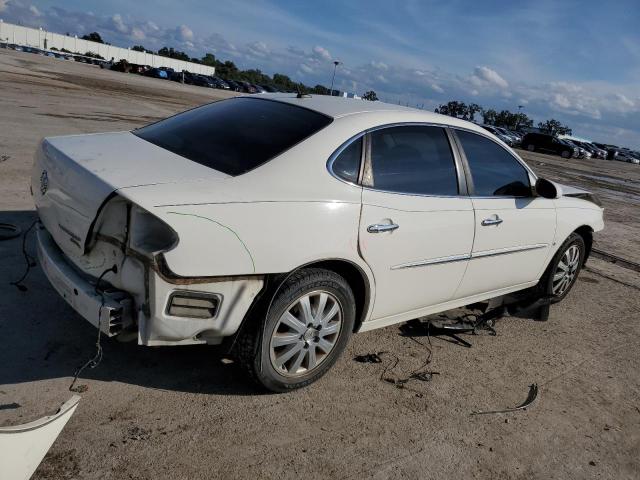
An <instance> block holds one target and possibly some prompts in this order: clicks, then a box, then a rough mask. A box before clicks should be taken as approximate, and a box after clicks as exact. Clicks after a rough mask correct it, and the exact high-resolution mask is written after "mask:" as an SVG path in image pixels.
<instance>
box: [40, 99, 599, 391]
mask: <svg viewBox="0 0 640 480" xmlns="http://www.w3.org/2000/svg"><path fill="white" fill-rule="evenodd" d="M299 97H300V96H296V95H286V94H275V95H261V96H260V98H255V97H251V98H249V97H237V98H234V99H229V100H224V101H220V102H216V103H212V104H209V105H204V106H201V107H198V108H195V109H193V110H189V111H187V112H184V113H181V114H178V115H176V116H174V117H171V118H168V119H166V120H162V121H160V122H157V123H154V124H152V125H149V126H146V127H144V128H141V129H138V130H134V131H132V132H118V133H105V134H95V135H75V136H66V137H54V138H46V139H44V140H43V141H42V143H41V145H40V147H39V148H38V150H37V153H36V158H35V166H34V169H33V176H32V190H33V194H34V197H35V203H36V206H37V209H38V214H39V217H40V222H41V223H40V226H39V228H38V253H39V258H40V261H41V264H42V266H43V270H44V271H45V273H46V275H47V276H48V278H49V280H50V282H51V284H52V285H53V286H54V288H55V289H56V290H57V291H58V292H59V293H60V294H61V296H63V297H64V298H65V299H66V300H67V302H68V303H69V304H70V305H71V306H72V307H73V308H74V309H75V310H76V311H77V312H78V313H80V315H82V316H83V317H84V318H85V319H87V320H88V321H89V322H91V323H92V324H93V325H95V326H96V327H97V328H99V329H100V330H101V331H102V332H103V333H104V334H106V335H109V336H115V335H121V336H122V337H123V338H126V337H132V338H137V341H138V343H139V344H140V345H149V346H154V345H186V344H197V343H206V344H226V345H227V346H228V347H230V348H232V351H233V352H235V354H236V355H237V358H238V359H239V360H240V363H241V364H242V365H244V366H245V367H246V368H247V370H248V371H249V372H250V374H251V375H252V376H253V378H254V379H256V380H257V381H258V382H259V384H261V385H262V386H264V387H266V388H267V389H270V390H274V391H286V390H290V389H293V388H298V387H301V386H304V385H307V384H309V383H311V382H313V381H314V380H316V379H318V378H319V377H320V376H322V375H323V374H324V373H325V372H326V371H327V370H328V369H329V368H330V367H331V366H332V365H333V364H334V362H335V361H336V359H337V357H338V356H339V355H340V353H341V352H342V351H343V349H344V348H345V345H346V343H347V341H348V340H349V337H350V336H351V335H352V333H354V332H359V331H367V330H371V329H375V328H380V327H385V326H387V325H393V324H396V323H398V322H404V321H407V320H410V319H413V318H418V317H422V316H425V315H429V314H433V313H437V312H441V311H444V310H448V309H452V308H456V307H460V306H464V305H468V304H472V303H475V302H480V301H483V300H487V299H490V298H493V297H498V296H502V295H505V294H509V293H512V292H516V291H522V290H526V291H527V292H529V293H530V294H535V295H538V296H543V295H550V296H552V297H553V299H554V300H561V299H562V298H564V297H565V296H566V295H567V293H568V292H569V290H570V289H571V287H572V286H573V284H574V283H575V281H576V277H577V275H578V273H579V271H580V268H581V266H582V265H583V264H584V262H585V260H586V259H587V257H588V255H589V251H590V248H591V243H592V235H593V232H595V231H598V230H601V229H602V228H603V214H602V212H603V211H602V208H601V207H600V206H599V204H598V201H597V199H596V198H595V197H594V196H593V195H591V194H589V193H588V192H584V191H580V190H576V189H571V188H568V187H562V186H560V185H557V184H554V183H552V182H549V181H547V180H544V179H540V178H537V177H536V175H535V174H534V173H533V172H532V171H531V170H530V169H529V167H528V166H527V165H526V164H525V163H524V162H523V161H522V160H521V159H520V158H519V157H518V155H517V154H515V153H514V152H513V151H512V150H511V149H510V148H509V147H508V146H506V145H505V144H504V143H502V142H501V141H500V140H498V139H497V138H496V137H495V136H493V135H491V134H490V133H489V132H487V131H486V130H484V129H482V128H480V127H478V126H476V125H474V124H472V123H469V122H465V121H462V120H458V119H455V118H451V117H446V116H441V115H437V114H433V113H429V112H425V111H420V110H414V109H409V108H403V107H399V106H395V105H388V104H384V103H381V102H366V101H362V100H348V99H343V98H332V97H323V96H313V97H309V96H304V97H301V98H299ZM531 292H533V293H531Z"/></svg>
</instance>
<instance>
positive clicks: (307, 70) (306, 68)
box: [300, 63, 313, 73]
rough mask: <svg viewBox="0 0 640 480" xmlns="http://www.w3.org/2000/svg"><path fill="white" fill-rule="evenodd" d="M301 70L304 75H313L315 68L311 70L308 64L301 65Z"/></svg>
mask: <svg viewBox="0 0 640 480" xmlns="http://www.w3.org/2000/svg"><path fill="white" fill-rule="evenodd" d="M300 70H302V71H303V72H304V73H313V68H311V67H310V66H309V65H307V64H306V63H301V64H300Z"/></svg>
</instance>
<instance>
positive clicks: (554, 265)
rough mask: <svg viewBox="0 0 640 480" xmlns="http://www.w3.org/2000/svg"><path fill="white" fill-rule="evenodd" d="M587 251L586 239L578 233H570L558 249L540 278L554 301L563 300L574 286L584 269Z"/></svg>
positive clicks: (547, 293)
mask: <svg viewBox="0 0 640 480" xmlns="http://www.w3.org/2000/svg"><path fill="white" fill-rule="evenodd" d="M585 252H586V246H585V243H584V239H583V238H582V237H581V236H580V235H578V234H577V233H572V234H571V235H569V238H567V240H565V242H564V243H563V244H562V246H561V247H560V248H559V249H558V252H557V253H556V254H555V256H554V257H553V260H552V261H551V263H550V264H549V267H547V270H546V271H545V273H544V275H543V278H542V279H541V280H540V285H541V287H542V288H543V289H544V293H545V294H546V295H549V296H550V297H551V301H552V302H553V303H556V302H559V301H561V300H562V299H563V298H564V297H566V296H567V295H568V294H569V292H570V291H571V288H573V285H574V284H575V283H576V279H577V278H578V274H579V273H580V270H581V269H582V264H583V263H584V255H585Z"/></svg>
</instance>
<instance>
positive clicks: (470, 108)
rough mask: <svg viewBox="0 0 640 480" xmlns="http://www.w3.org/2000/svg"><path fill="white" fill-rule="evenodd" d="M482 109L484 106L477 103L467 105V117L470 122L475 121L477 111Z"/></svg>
mask: <svg viewBox="0 0 640 480" xmlns="http://www.w3.org/2000/svg"><path fill="white" fill-rule="evenodd" d="M481 111H482V107H481V106H480V105H478V104H477V103H470V104H469V105H467V113H466V115H465V117H466V119H467V120H469V121H470V122H474V121H475V115H476V113H478V112H481Z"/></svg>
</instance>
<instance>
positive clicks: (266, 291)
mask: <svg viewBox="0 0 640 480" xmlns="http://www.w3.org/2000/svg"><path fill="white" fill-rule="evenodd" d="M306 268H324V269H326V270H330V271H332V272H335V273H337V274H338V275H340V276H342V277H343V278H344V279H345V280H346V281H347V283H348V284H349V286H350V287H351V290H352V291H353V295H354V297H355V299H356V321H355V323H354V328H353V331H354V332H358V331H359V330H360V327H361V326H362V323H363V322H364V320H365V318H366V316H367V313H368V312H369V308H370V305H371V300H372V296H373V287H372V285H371V280H370V279H369V277H368V276H367V273H366V272H365V271H364V269H363V268H362V267H360V266H359V265H357V264H356V263H354V262H352V261H349V260H345V259H342V258H331V259H323V260H315V261H312V262H309V263H305V264H304V265H300V266H298V267H297V268H294V269H293V270H291V271H290V272H284V273H272V274H268V275H265V277H264V286H263V288H262V290H261V291H260V293H259V294H258V295H257V296H256V298H255V299H254V301H253V303H252V304H251V307H249V309H248V310H247V313H246V314H245V316H244V318H243V319H242V322H241V324H240V326H239V327H238V330H237V331H236V333H235V334H234V335H232V336H231V337H227V338H226V339H225V340H224V344H225V345H226V348H225V349H226V350H227V351H228V352H231V351H232V350H233V348H234V345H235V344H236V340H237V338H238V337H239V336H240V334H241V332H242V331H243V330H245V329H247V328H252V325H253V324H254V323H255V322H254V320H256V315H262V312H266V311H268V310H269V308H271V303H272V302H273V299H274V297H275V295H276V294H277V293H278V291H279V290H280V288H281V287H282V285H283V284H284V283H285V282H286V280H287V279H288V278H289V277H290V276H291V275H293V274H294V273H296V272H299V271H300V270H304V269H306Z"/></svg>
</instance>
